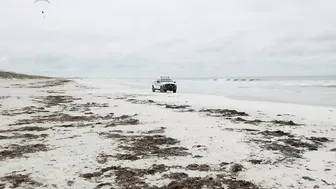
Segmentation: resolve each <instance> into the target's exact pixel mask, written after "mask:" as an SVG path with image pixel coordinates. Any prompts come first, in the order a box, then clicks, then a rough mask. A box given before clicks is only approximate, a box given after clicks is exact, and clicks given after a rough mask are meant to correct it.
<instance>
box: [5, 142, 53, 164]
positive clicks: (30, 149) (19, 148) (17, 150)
mask: <svg viewBox="0 0 336 189" xmlns="http://www.w3.org/2000/svg"><path fill="white" fill-rule="evenodd" d="M5 149H6V150H3V151H0V161H3V160H5V159H7V158H10V159H13V158H19V157H22V156H23V155H25V154H30V153H36V152H41V151H48V150H49V149H48V147H47V146H46V145H45V144H28V145H18V144H10V145H9V146H7V147H5Z"/></svg>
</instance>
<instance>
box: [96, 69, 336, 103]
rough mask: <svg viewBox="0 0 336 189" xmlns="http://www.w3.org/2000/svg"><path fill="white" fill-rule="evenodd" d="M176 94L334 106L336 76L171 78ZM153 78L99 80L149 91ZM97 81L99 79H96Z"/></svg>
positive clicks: (335, 100) (335, 99)
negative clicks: (174, 83)
mask: <svg viewBox="0 0 336 189" xmlns="http://www.w3.org/2000/svg"><path fill="white" fill-rule="evenodd" d="M173 79H174V80H175V81H176V83H177V85H178V89H177V92H178V93H189V94H206V95H220V96H226V97H228V98H232V99H243V100H257V101H273V102H283V103H294V104H306V105H319V106H332V107H335V106H336V76H304V77H302V76H292V77H247V78H243V77H241V78H215V77H214V78H173ZM154 80H155V78H154V79H148V78H138V79H136V78H134V79H111V80H109V79H100V82H103V83H106V84H107V83H108V82H117V83H119V84H122V85H125V86H128V87H131V88H134V89H139V90H141V91H151V85H152V82H153V81H154ZM97 81H98V80H97Z"/></svg>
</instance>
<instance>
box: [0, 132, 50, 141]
mask: <svg viewBox="0 0 336 189" xmlns="http://www.w3.org/2000/svg"><path fill="white" fill-rule="evenodd" d="M46 137H48V135H47V134H41V135H34V134H17V133H15V134H14V135H12V136H5V135H0V140H3V139H20V138H23V139H38V138H46Z"/></svg>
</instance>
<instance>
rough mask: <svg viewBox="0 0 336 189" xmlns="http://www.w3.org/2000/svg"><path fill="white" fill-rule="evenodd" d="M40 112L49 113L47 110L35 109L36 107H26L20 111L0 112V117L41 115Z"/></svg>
mask: <svg viewBox="0 0 336 189" xmlns="http://www.w3.org/2000/svg"><path fill="white" fill-rule="evenodd" d="M42 112H49V111H48V110H45V109H44V108H43V107H36V106H28V107H24V108H21V109H15V110H3V111H2V112H0V115H2V116H17V115H22V114H36V113H42Z"/></svg>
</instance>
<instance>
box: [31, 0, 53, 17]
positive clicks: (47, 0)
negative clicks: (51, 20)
mask: <svg viewBox="0 0 336 189" xmlns="http://www.w3.org/2000/svg"><path fill="white" fill-rule="evenodd" d="M43 2H44V3H49V4H51V3H50V1H49V0H35V2H34V4H36V3H43ZM42 14H43V16H44V11H43V10H42ZM44 18H45V16H44Z"/></svg>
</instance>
